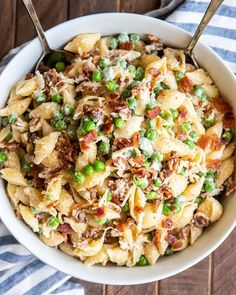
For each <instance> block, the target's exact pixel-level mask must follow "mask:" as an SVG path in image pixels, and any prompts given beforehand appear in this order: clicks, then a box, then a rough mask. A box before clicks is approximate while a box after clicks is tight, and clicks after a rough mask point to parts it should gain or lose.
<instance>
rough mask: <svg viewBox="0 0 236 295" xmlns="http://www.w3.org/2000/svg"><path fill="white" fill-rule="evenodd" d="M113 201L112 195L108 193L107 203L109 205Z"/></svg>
mask: <svg viewBox="0 0 236 295" xmlns="http://www.w3.org/2000/svg"><path fill="white" fill-rule="evenodd" d="M111 199H112V194H111V193H109V192H108V193H107V197H106V202H107V203H108V202H110V201H111Z"/></svg>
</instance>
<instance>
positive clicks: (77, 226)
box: [64, 217, 88, 234]
mask: <svg viewBox="0 0 236 295" xmlns="http://www.w3.org/2000/svg"><path fill="white" fill-rule="evenodd" d="M64 221H65V223H68V224H69V225H70V226H71V228H72V229H73V231H74V232H76V233H78V234H83V233H84V232H85V231H86V230H87V228H88V225H87V224H86V223H84V222H78V221H76V220H75V219H74V218H68V217H65V218H64Z"/></svg>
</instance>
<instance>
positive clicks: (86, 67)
mask: <svg viewBox="0 0 236 295" xmlns="http://www.w3.org/2000/svg"><path fill="white" fill-rule="evenodd" d="M83 70H84V72H85V73H86V74H87V75H89V76H91V74H92V72H93V71H95V70H96V67H95V65H94V64H93V63H91V62H85V64H84V66H83Z"/></svg>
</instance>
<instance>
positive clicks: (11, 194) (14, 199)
mask: <svg viewBox="0 0 236 295" xmlns="http://www.w3.org/2000/svg"><path fill="white" fill-rule="evenodd" d="M16 189H17V186H16V185H14V184H11V183H9V182H8V183H7V195H8V197H9V199H10V201H11V203H12V205H13V207H14V208H17V207H18V204H19V200H18V198H17V197H16V196H15V193H16Z"/></svg>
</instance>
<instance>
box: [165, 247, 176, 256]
mask: <svg viewBox="0 0 236 295" xmlns="http://www.w3.org/2000/svg"><path fill="white" fill-rule="evenodd" d="M173 254H174V252H173V251H172V250H171V247H167V249H166V252H165V255H167V256H170V255H173Z"/></svg>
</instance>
